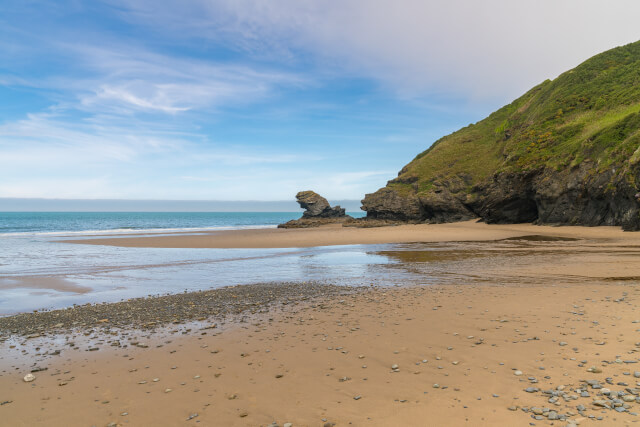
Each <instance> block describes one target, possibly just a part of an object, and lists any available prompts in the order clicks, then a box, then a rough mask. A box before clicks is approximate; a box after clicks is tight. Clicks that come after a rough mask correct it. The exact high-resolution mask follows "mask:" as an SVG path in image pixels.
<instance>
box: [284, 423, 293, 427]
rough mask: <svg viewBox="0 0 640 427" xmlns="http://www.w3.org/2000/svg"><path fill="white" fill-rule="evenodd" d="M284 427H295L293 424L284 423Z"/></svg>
mask: <svg viewBox="0 0 640 427" xmlns="http://www.w3.org/2000/svg"><path fill="white" fill-rule="evenodd" d="M282 427H293V423H284V424H282Z"/></svg>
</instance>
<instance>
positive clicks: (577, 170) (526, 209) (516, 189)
mask: <svg viewBox="0 0 640 427" xmlns="http://www.w3.org/2000/svg"><path fill="white" fill-rule="evenodd" d="M638 69H640V42H636V43H632V44H629V45H626V46H622V47H618V48H615V49H612V50H610V51H607V52H604V53H602V54H599V55H596V56H594V57H593V58H591V59H589V60H587V61H585V62H584V63H582V64H580V65H579V66H578V67H576V68H575V69H572V70H570V71H567V72H565V73H564V74H562V75H560V76H559V77H558V78H556V79H555V80H553V81H550V80H547V81H545V82H543V83H541V84H540V85H538V86H536V87H534V88H533V89H531V90H530V91H529V92H527V93H526V94H524V95H523V96H522V97H520V98H518V99H516V100H515V101H514V102H512V103H511V104H509V105H507V106H505V107H503V108H501V109H499V110H498V111H496V112H494V113H492V114H491V115H489V116H488V117H487V118H485V119H484V120H481V121H479V122H477V123H475V124H471V125H469V126H467V127H465V128H463V129H460V130H458V131H457V132H454V133H452V134H451V135H448V136H445V137H443V138H441V139H440V140H439V141H436V142H435V143H434V144H433V145H432V146H431V147H430V148H429V149H428V150H426V151H424V152H423V153H421V154H419V155H418V156H417V157H416V158H415V159H414V160H413V161H412V162H411V163H409V164H408V165H406V166H405V167H404V168H403V169H402V170H401V171H400V172H399V174H398V177H397V178H395V179H392V180H391V181H389V182H388V183H387V185H386V187H384V188H381V189H380V190H378V191H376V192H375V193H373V194H367V195H366V196H365V198H364V200H363V201H362V209H363V210H365V211H367V221H370V220H386V221H408V222H428V223H442V222H454V221H463V220H469V219H473V218H478V219H481V220H483V221H485V222H487V223H522V222H534V223H537V224H567V225H587V226H598V225H614V226H622V227H623V228H624V229H625V230H633V231H637V230H640V189H639V188H640V187H639V186H640V85H638Z"/></svg>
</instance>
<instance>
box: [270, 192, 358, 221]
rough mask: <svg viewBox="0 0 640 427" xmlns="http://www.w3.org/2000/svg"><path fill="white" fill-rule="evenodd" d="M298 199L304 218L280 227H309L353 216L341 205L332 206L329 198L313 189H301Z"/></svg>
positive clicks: (297, 195) (344, 219)
mask: <svg viewBox="0 0 640 427" xmlns="http://www.w3.org/2000/svg"><path fill="white" fill-rule="evenodd" d="M296 200H297V201H298V204H299V205H300V207H301V208H302V209H304V210H305V211H304V213H303V214H302V218H300V219H295V220H291V221H288V222H286V223H285V224H280V225H278V228H307V227H318V226H320V225H323V224H332V223H341V222H344V221H346V220H348V219H350V218H351V217H350V216H348V215H346V214H345V210H344V209H343V208H341V207H340V206H334V207H331V205H329V202H328V201H327V199H325V198H324V197H322V196H321V195H319V194H318V193H315V192H313V191H300V192H299V193H298V194H296Z"/></svg>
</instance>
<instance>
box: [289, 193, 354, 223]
mask: <svg viewBox="0 0 640 427" xmlns="http://www.w3.org/2000/svg"><path fill="white" fill-rule="evenodd" d="M296 200H297V201H298V204H299V205H300V207H301V208H302V209H305V211H304V213H303V214H302V217H303V218H340V217H344V216H346V214H345V213H344V209H343V208H341V207H340V206H334V207H331V206H330V205H329V202H328V201H327V199H325V198H324V197H322V196H321V195H319V194H318V193H315V192H313V191H301V192H299V193H298V194H296Z"/></svg>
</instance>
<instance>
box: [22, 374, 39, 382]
mask: <svg viewBox="0 0 640 427" xmlns="http://www.w3.org/2000/svg"><path fill="white" fill-rule="evenodd" d="M35 379H36V376H35V375H33V374H27V375H25V376H24V378H23V379H22V380H23V381H24V382H25V383H30V382H31V381H33V380H35Z"/></svg>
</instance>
